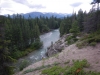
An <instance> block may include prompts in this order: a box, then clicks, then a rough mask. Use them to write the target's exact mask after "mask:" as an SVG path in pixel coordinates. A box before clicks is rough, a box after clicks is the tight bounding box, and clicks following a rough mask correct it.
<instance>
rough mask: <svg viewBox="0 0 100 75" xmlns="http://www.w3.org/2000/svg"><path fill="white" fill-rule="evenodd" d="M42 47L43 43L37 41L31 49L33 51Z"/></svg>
mask: <svg viewBox="0 0 100 75" xmlns="http://www.w3.org/2000/svg"><path fill="white" fill-rule="evenodd" d="M42 45H43V43H42V42H40V41H36V42H34V43H32V45H31V47H30V48H31V49H39V48H40V47H41V46H42Z"/></svg>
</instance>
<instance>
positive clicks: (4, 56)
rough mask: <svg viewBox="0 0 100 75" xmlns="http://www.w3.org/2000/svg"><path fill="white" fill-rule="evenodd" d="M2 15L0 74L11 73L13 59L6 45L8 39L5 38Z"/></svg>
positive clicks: (9, 74) (11, 74) (0, 24)
mask: <svg viewBox="0 0 100 75" xmlns="http://www.w3.org/2000/svg"><path fill="white" fill-rule="evenodd" d="M4 18H5V17H4V16H0V75H13V68H14V67H13V66H11V63H13V62H14V61H15V60H14V59H13V58H11V57H10V53H9V48H8V45H9V43H10V41H9V40H5V35H4V34H5V31H4V30H5V28H4V27H5V25H4Z"/></svg>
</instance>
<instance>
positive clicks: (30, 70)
mask: <svg viewBox="0 0 100 75" xmlns="http://www.w3.org/2000/svg"><path fill="white" fill-rule="evenodd" d="M47 67H51V65H46V66H40V67H37V68H35V69H28V70H25V71H24V72H23V73H24V74H26V73H29V72H34V71H37V70H41V69H43V68H47Z"/></svg>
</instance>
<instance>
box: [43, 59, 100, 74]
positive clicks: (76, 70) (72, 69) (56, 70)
mask: <svg viewBox="0 0 100 75" xmlns="http://www.w3.org/2000/svg"><path fill="white" fill-rule="evenodd" d="M89 66H90V65H88V62H87V60H85V59H84V60H80V61H79V60H77V61H74V62H73V66H65V67H60V66H57V65H56V66H53V67H51V68H47V69H44V70H42V75H99V74H100V73H96V72H92V71H89V72H85V71H84V69H83V68H85V67H89Z"/></svg>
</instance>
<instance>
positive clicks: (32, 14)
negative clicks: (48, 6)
mask: <svg viewBox="0 0 100 75" xmlns="http://www.w3.org/2000/svg"><path fill="white" fill-rule="evenodd" d="M22 15H23V16H24V17H25V18H28V16H29V15H30V16H31V17H32V18H35V17H38V18H39V17H40V16H42V17H43V16H44V17H48V18H50V17H51V16H54V17H57V18H63V17H66V16H67V15H70V14H61V13H42V12H31V13H26V14H22Z"/></svg>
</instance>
